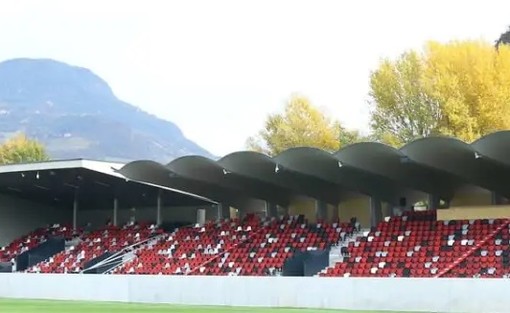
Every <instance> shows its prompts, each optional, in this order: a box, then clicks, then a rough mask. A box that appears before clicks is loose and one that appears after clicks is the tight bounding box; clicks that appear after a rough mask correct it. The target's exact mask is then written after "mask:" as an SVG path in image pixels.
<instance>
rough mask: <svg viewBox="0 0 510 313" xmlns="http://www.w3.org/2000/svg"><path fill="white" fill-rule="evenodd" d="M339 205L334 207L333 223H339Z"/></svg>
mask: <svg viewBox="0 0 510 313" xmlns="http://www.w3.org/2000/svg"><path fill="white" fill-rule="evenodd" d="M338 207H339V205H338V203H337V204H336V205H335V206H334V207H333V216H332V217H331V218H332V219H333V222H337V221H338V220H339V219H340V214H339V212H338V210H339V208H338Z"/></svg>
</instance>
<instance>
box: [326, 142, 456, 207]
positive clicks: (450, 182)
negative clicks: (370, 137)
mask: <svg viewBox="0 0 510 313" xmlns="http://www.w3.org/2000/svg"><path fill="white" fill-rule="evenodd" d="M335 156H336V157H337V158H338V159H339V160H340V162H342V163H344V164H348V165H349V166H352V167H355V168H357V169H359V170H364V171H367V172H370V173H373V174H376V175H380V176H383V177H387V178H390V179H392V180H393V181H394V182H398V183H399V184H400V185H403V186H406V187H408V188H411V189H415V190H419V191H423V192H426V193H431V194H436V195H439V196H441V197H443V198H445V199H447V198H450V197H451V196H452V195H453V193H454V191H455V189H456V188H457V187H458V186H459V185H461V184H462V182H461V181H460V180H459V179H458V178H456V177H455V176H454V175H452V174H450V173H447V172H444V171H440V170H438V169H435V168H432V167H430V166H427V165H425V164H420V163H417V162H414V161H413V160H411V159H410V158H409V157H408V156H406V155H405V154H404V153H402V152H401V151H399V150H397V149H395V148H393V147H390V146H387V145H384V144H381V143H377V142H363V143H357V144H353V145H349V146H347V147H345V148H343V149H341V150H339V151H338V152H336V153H335Z"/></svg>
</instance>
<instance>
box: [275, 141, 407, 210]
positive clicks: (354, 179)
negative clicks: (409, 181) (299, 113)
mask: <svg viewBox="0 0 510 313" xmlns="http://www.w3.org/2000/svg"><path fill="white" fill-rule="evenodd" d="M274 159H275V160H276V161H277V162H279V163H281V164H282V165H283V166H284V167H286V168H290V169H292V170H294V171H296V172H300V173H305V174H306V175H309V176H312V177H316V178H319V179H321V180H324V181H326V182H329V183H331V184H334V185H336V186H338V187H337V190H338V191H337V192H338V193H341V192H342V191H343V192H346V191H355V192H360V193H364V194H367V195H373V196H375V197H377V198H379V199H381V200H386V201H390V202H393V201H395V199H397V197H398V190H399V187H398V186H397V185H396V184H395V183H394V182H392V181H391V180H390V179H388V178H386V177H383V176H379V175H375V174H371V173H369V172H367V171H365V170H362V169H359V168H355V167H352V166H350V165H349V164H343V163H342V162H341V161H340V160H339V159H338V158H337V157H336V156H335V155H333V154H331V153H328V152H326V151H323V150H320V149H316V148H308V147H302V148H292V149H289V150H286V151H284V152H282V153H281V154H280V155H278V156H276V157H275V158H274Z"/></svg>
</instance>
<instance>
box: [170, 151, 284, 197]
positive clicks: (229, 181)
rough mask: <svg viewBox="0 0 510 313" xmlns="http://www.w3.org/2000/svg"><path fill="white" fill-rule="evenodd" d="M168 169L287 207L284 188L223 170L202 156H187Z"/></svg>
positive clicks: (175, 161)
mask: <svg viewBox="0 0 510 313" xmlns="http://www.w3.org/2000/svg"><path fill="white" fill-rule="evenodd" d="M166 168H168V169H170V170H171V171H172V172H174V173H177V174H178V175H180V176H182V177H185V178H188V179H191V180H196V181H201V182H204V183H208V184H214V185H217V186H221V187H222V188H225V189H229V190H235V191H236V192H238V193H241V194H245V195H246V196H248V197H253V198H258V199H263V200H267V201H270V202H273V203H276V204H280V205H286V204H288V202H289V198H290V193H289V192H288V191H287V190H285V189H284V188H282V187H278V186H271V185H269V184H268V183H266V182H263V181H259V180H255V179H251V178H249V177H245V176H242V175H240V174H238V173H236V172H233V171H229V170H227V169H225V168H223V167H222V166H221V165H220V164H219V163H218V162H215V161H213V160H211V159H208V158H205V157H202V156H194V155H192V156H185V157H181V158H178V159H176V160H174V161H172V162H170V163H169V164H168V165H167V166H166Z"/></svg>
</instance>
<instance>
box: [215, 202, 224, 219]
mask: <svg viewBox="0 0 510 313" xmlns="http://www.w3.org/2000/svg"><path fill="white" fill-rule="evenodd" d="M216 217H217V219H218V221H221V220H222V219H223V205H222V204H221V203H218V204H216Z"/></svg>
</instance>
